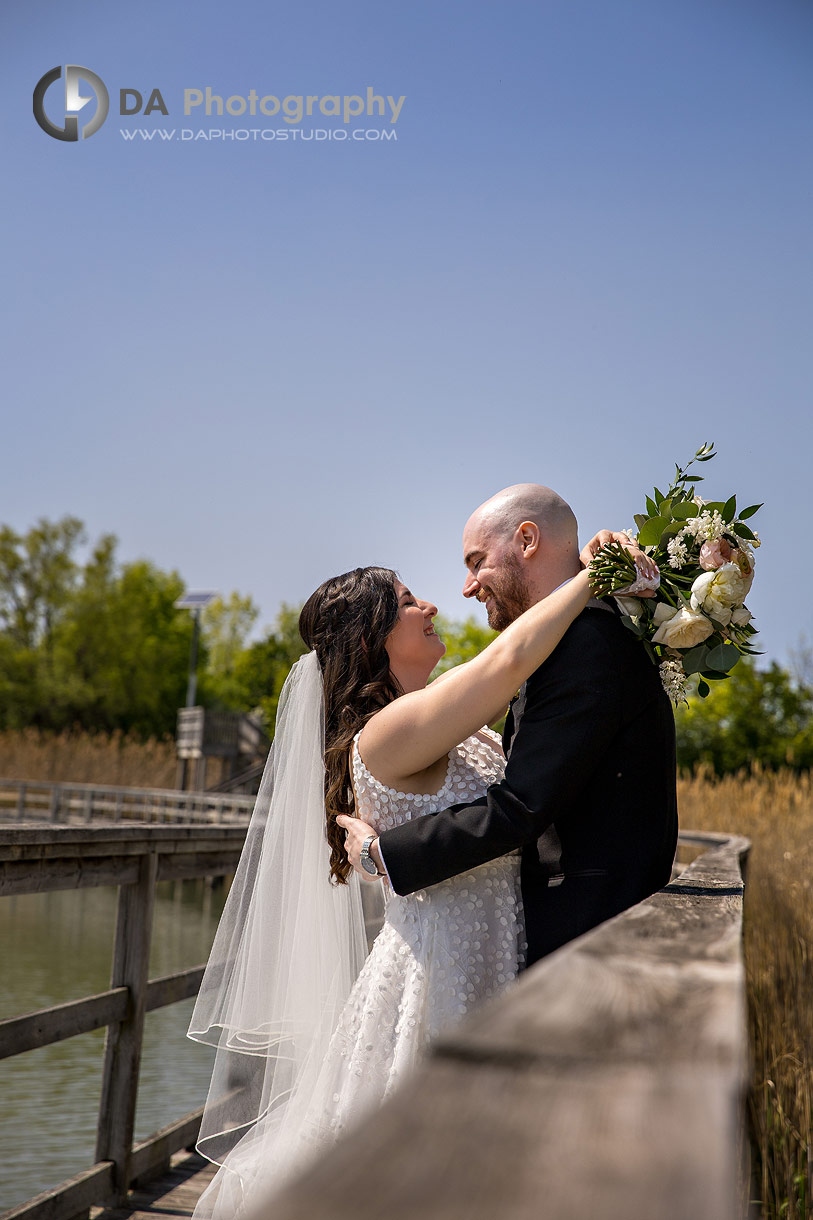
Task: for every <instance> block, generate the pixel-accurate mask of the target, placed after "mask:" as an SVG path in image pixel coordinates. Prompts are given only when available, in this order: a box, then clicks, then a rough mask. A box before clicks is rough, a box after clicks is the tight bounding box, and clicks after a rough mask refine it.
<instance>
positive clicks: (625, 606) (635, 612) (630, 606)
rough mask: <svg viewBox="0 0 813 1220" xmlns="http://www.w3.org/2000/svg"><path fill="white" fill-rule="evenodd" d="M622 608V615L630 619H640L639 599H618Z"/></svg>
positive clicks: (640, 607)
mask: <svg viewBox="0 0 813 1220" xmlns="http://www.w3.org/2000/svg"><path fill="white" fill-rule="evenodd" d="M615 600H616V601H617V602H618V605H619V606H620V608H621V613H622V614H626V615H627V617H628V618H633V619H635V618H640V616H641V609H642V606H641V603H640V601H639V600H638V598H637V597H618V596H616V599H615Z"/></svg>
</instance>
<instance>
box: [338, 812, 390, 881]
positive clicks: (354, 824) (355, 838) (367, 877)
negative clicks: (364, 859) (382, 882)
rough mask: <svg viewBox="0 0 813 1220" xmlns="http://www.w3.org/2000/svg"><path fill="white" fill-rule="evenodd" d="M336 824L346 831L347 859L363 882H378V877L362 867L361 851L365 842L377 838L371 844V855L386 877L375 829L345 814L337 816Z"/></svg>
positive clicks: (345, 846) (380, 872)
mask: <svg viewBox="0 0 813 1220" xmlns="http://www.w3.org/2000/svg"><path fill="white" fill-rule="evenodd" d="M336 824H337V826H341V828H342V830H343V831H344V835H345V838H344V850H345V851H346V852H347V858H348V860H349V861H350V863H351V864H352V865H353V868H354V869H355V870H356V872H357V873H358V875H359V876H360V877H361V879H362V880H363V881H378V877H376V876H374V875H373V874H372V873H368V872H367V871H366V869H363V868H362V867H361V849H362V846H363V845H364V840H365V839H369V838H370V837H371V836H376V837H375V838H373V841H372V843H371V844H370V847H369V853H370V856H371V858H372V859H373V861H374V862H375V866H376V868H377V869H378V872H379V874H380V875H381V876H386V875H387V874H386V870H385V868H384V862H383V860H382V859H381V852H380V851H379V850H378V837H377V835H376V831H375V829H374V827H372V826H369V825H368V824H367V823H366V822H362V821H361V819H360V818H351V817H348V816H347V814H344V813H340V814H339V815H338V816H337V818H336Z"/></svg>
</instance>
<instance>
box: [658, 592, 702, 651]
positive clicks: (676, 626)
mask: <svg viewBox="0 0 813 1220" xmlns="http://www.w3.org/2000/svg"><path fill="white" fill-rule="evenodd" d="M664 604H665V603H663V602H661V605H664ZM666 609H667V610H669V611H672V613H671V617H666V616H665V615H663V614H661V616H660V617H661V622H660V625H659V627H658V630H657V631H656V632H655V634H654V635H653V637H652V643H653V644H664V645H665V646H666V647H667V648H694V646H695V644H702V643H703V641H704V640H707V639H708V638H709V636H710V635H712V633H713V632H714V625H713V624H712V623H710V622H709V620H708V619H707V618H706V616H705V614H701V613H700V611H699V610H692V609H691V608H690V607H689V606H683V607H682V609H680V610H678V611H677V612H675V611H673V610H672V607H671V606H667V607H666ZM659 610H660V605H659V606H658V607H656V610H655V615H654V616H653V617H654V619H655V621H656V622H657V619H658V612H659ZM664 619H665V621H664Z"/></svg>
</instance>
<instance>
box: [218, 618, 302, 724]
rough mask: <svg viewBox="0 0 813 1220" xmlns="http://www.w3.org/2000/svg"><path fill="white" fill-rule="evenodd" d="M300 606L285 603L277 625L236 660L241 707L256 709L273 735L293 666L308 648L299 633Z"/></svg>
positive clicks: (276, 622) (236, 683)
mask: <svg viewBox="0 0 813 1220" xmlns="http://www.w3.org/2000/svg"><path fill="white" fill-rule="evenodd" d="M299 611H300V607H299V606H289V605H288V604H287V603H285V602H283V604H282V606H281V608H280V611H279V613H278V614H277V617H276V620H275V622H274V626H273V627H272V628H271V630H270V631H269V632H268V633H267V634H266V635H265V636H264V638H263V639H261V640H256V641H255V642H254V643H253V644H250V645H249V646H248V648H246V649H244V650H243V651H242V652H241V653H240V654H239V656H238V657H237V658H236V660H235V665H234V681H235V685H236V687H238V688H239V690H240V691H241V692H242V710H244V711H249V710H256V711H259V712H260V713H261V715H262V718H263V722H264V724H265V726H266V729H267V731H268V732H269V733H271V734H273V732H274V724H275V722H276V718H277V702H278V700H279V696H280V691H281V690H282V686H283V683H284V682H285V679H286V678H287V677H288V673H289V671H290V669H291V666H292V665H293V664H294V662H295V661H297V660H298V659H299V658H300V657H301V656H303V655H304V654H305V653H306V652H307V649H306V647H305V645H304V643H303V642H302V637H301V636H300V634H299V626H298V623H299Z"/></svg>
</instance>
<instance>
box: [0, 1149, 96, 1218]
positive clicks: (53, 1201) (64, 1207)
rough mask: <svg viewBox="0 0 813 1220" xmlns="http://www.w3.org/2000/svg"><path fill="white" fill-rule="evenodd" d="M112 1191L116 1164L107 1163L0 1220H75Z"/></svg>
mask: <svg viewBox="0 0 813 1220" xmlns="http://www.w3.org/2000/svg"><path fill="white" fill-rule="evenodd" d="M112 1190H113V1165H112V1164H111V1162H109V1161H107V1162H105V1163H104V1164H96V1165H93V1166H91V1168H90V1169H83V1170H82V1172H81V1173H77V1174H76V1176H75V1177H72V1178H68V1179H67V1181H65V1182H62V1183H61V1185H59V1186H55V1187H53V1188H52V1189H51V1190H45V1191H43V1192H42V1194H39V1195H37V1196H36V1197H35V1198H34V1199H29V1200H28V1202H27V1203H21V1204H20V1205H19V1207H13V1208H11V1210H10V1211H5V1212H3V1213H2V1215H0V1220H73V1217H75V1216H78V1215H80V1214H81V1213H82V1212H83V1211H86V1210H87V1209H88V1208H89V1207H91V1206H93V1204H94V1203H100V1202H104V1201H105V1200H106V1199H107V1198H109V1197H110V1195H111V1193H112Z"/></svg>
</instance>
